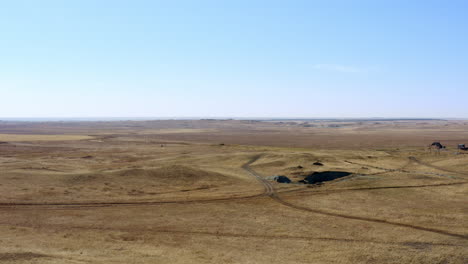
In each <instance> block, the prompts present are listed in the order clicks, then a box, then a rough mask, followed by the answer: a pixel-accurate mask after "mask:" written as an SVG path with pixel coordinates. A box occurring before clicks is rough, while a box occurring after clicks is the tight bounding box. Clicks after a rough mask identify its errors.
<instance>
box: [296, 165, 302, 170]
mask: <svg viewBox="0 0 468 264" xmlns="http://www.w3.org/2000/svg"><path fill="white" fill-rule="evenodd" d="M296 168H298V169H303V168H304V167H302V166H301V165H299V166H297V167H296Z"/></svg>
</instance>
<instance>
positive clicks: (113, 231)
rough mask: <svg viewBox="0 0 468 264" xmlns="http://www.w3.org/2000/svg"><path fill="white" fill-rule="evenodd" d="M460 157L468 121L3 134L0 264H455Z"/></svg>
mask: <svg viewBox="0 0 468 264" xmlns="http://www.w3.org/2000/svg"><path fill="white" fill-rule="evenodd" d="M434 141H438V142H441V143H442V144H444V145H445V146H446V148H445V149H442V150H440V151H436V150H434V149H429V148H428V146H429V145H430V144H431V143H432V142H434ZM458 144H468V121H464V120H448V121H447V120H282V121H281V120H271V121H258V120H165V121H163V120H161V121H112V122H110V121H109V122H104V121H101V122H13V121H8V122H0V263H6V264H10V263H41V264H42V263H122V264H124V263H125V264H126V263H252V264H254V263H395V264H396V263H413V264H418V263H420V264H423V263H424V264H426V263H437V264H442V263H444V264H449V263H453V264H465V263H468V198H467V195H468V184H467V183H468V155H467V154H468V152H466V153H465V152H463V151H459V150H458V149H457V145H458ZM317 175H325V176H323V177H324V180H323V181H322V180H321V182H316V183H314V184H311V182H310V181H309V180H308V179H311V178H313V177H317ZM330 175H333V176H334V177H335V176H336V175H340V176H336V178H334V179H332V178H330V177H331V176H330ZM275 176H285V177H287V178H288V179H290V180H291V183H279V182H278V180H277V179H278V177H275ZM329 176H330V177H329ZM308 177H309V178H308ZM325 178H326V179H325ZM314 179H318V178H314Z"/></svg>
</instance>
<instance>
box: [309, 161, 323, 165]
mask: <svg viewBox="0 0 468 264" xmlns="http://www.w3.org/2000/svg"><path fill="white" fill-rule="evenodd" d="M312 164H313V165H315V166H323V163H321V162H318V161H316V162H314V163H312Z"/></svg>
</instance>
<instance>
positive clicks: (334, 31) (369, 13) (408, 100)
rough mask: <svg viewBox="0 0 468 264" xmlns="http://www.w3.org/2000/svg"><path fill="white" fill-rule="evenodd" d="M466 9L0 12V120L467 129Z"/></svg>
mask: <svg viewBox="0 0 468 264" xmlns="http://www.w3.org/2000/svg"><path fill="white" fill-rule="evenodd" d="M467 11H468V2H467V1H462V0H454V1H411V2H409V1H402V0H398V1H370V0H367V1H335V0H332V1H271V0H270V1H263V0H262V1H260V0H256V1H245V0H241V1H230V2H228V1H149V0H148V1H143V0H138V1H108V0H103V1H91V0H84V1H59V0H55V1H52V0H44V1H32V0H29V1H26V0H18V1H6V2H4V3H2V6H1V7H0V32H1V33H2V37H1V38H2V41H0V94H1V95H2V101H1V103H0V119H1V117H10V118H18V117H28V118H34V117H195V116H199V117H264V118H268V117H283V118H286V117H313V118H319V117H347V118H353V117H421V118H468V107H466V105H465V104H466V101H467V100H468V16H466V13H467Z"/></svg>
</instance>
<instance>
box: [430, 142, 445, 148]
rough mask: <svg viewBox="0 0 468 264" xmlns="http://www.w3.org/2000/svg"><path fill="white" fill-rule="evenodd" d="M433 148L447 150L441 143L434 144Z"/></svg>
mask: <svg viewBox="0 0 468 264" xmlns="http://www.w3.org/2000/svg"><path fill="white" fill-rule="evenodd" d="M431 147H435V148H438V149H443V148H445V146H444V145H442V144H440V142H432V144H431Z"/></svg>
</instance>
